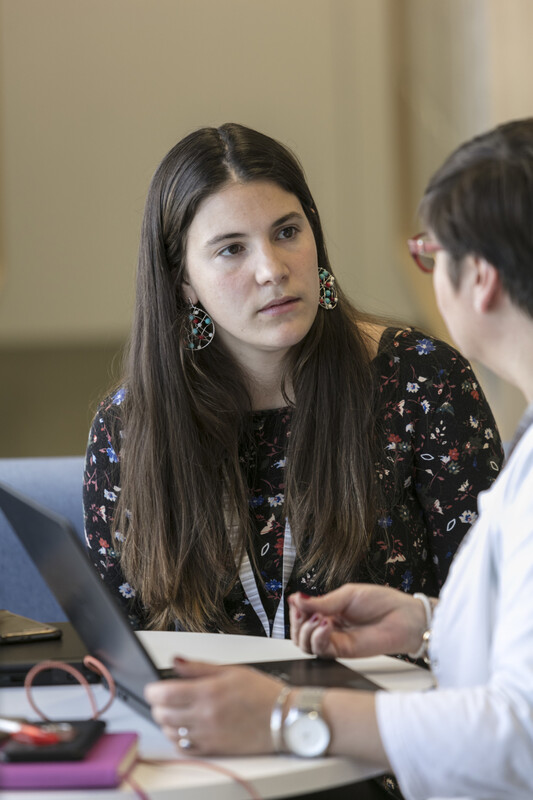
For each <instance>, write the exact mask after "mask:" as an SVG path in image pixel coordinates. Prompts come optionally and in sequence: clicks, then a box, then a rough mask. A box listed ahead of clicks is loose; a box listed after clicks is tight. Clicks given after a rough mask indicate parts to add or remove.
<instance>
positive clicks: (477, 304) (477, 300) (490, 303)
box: [474, 258, 503, 313]
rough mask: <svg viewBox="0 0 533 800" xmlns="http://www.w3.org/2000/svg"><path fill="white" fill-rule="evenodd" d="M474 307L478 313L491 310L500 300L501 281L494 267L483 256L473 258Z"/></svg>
mask: <svg viewBox="0 0 533 800" xmlns="http://www.w3.org/2000/svg"><path fill="white" fill-rule="evenodd" d="M474 262H475V268H476V280H475V283H474V308H475V310H476V311H478V312H480V313H487V312H488V311H493V310H494V308H495V307H496V305H497V304H498V303H499V301H500V300H501V296H502V291H503V287H502V282H501V280H500V274H499V272H498V270H497V269H496V267H493V265H492V264H490V263H489V262H488V261H486V260H485V259H484V258H475V259H474Z"/></svg>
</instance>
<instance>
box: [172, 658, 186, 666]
mask: <svg viewBox="0 0 533 800" xmlns="http://www.w3.org/2000/svg"><path fill="white" fill-rule="evenodd" d="M174 661H177V662H178V664H186V663H187V659H186V658H182V657H181V656H174Z"/></svg>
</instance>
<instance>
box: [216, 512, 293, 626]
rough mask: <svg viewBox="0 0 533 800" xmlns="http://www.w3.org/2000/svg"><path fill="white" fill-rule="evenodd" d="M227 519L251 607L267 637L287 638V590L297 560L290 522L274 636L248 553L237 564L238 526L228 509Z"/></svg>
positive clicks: (225, 514) (286, 524) (286, 538)
mask: <svg viewBox="0 0 533 800" xmlns="http://www.w3.org/2000/svg"><path fill="white" fill-rule="evenodd" d="M224 516H225V518H226V529H227V531H228V536H229V540H230V543H231V549H232V550H233V555H234V557H235V563H236V564H237V566H238V567H239V579H240V581H241V584H242V588H243V589H244V593H245V595H246V597H247V598H248V601H249V603H250V605H251V606H252V608H253V610H254V611H255V613H256V614H257V616H258V617H259V619H260V620H261V624H262V626H263V629H264V631H265V635H266V636H268V637H269V638H270V637H272V639H284V638H285V588H286V586H287V583H288V581H289V577H290V575H291V572H292V568H293V567H294V562H295V559H296V548H295V547H294V544H293V541H292V534H291V528H290V525H289V521H288V520H285V533H284V537H283V554H282V576H281V597H280V599H279V605H278V608H277V611H276V616H275V617H274V625H273V626H272V634H271V633H270V625H269V622H268V617H267V615H266V611H265V607H264V606H263V603H262V601H261V596H260V594H259V589H258V588H257V580H256V577H255V574H254V571H253V569H252V564H251V562H250V558H249V556H248V553H247V552H246V551H245V552H244V554H243V556H242V558H241V561H240V564H239V563H238V562H237V536H238V525H237V524H236V523H235V522H234V521H233V518H232V516H230V514H229V513H228V511H227V509H226V510H225V512H224Z"/></svg>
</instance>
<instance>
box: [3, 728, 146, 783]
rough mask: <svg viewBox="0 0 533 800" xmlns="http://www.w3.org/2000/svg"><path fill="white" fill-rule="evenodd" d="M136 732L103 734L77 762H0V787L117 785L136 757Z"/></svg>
mask: <svg viewBox="0 0 533 800" xmlns="http://www.w3.org/2000/svg"><path fill="white" fill-rule="evenodd" d="M138 738H139V737H138V735H137V734H136V733H104V734H103V736H101V737H100V738H99V739H98V741H97V742H96V743H95V744H94V745H93V746H92V747H91V749H90V750H89V752H88V753H87V755H86V756H85V758H84V759H82V760H81V761H39V762H37V761H33V762H30V761H26V762H17V763H12V764H10V763H7V762H4V763H0V789H79V788H85V787H90V788H105V787H110V786H118V784H119V783H120V782H121V780H122V778H123V777H124V775H126V773H127V772H128V771H129V770H130V768H131V766H132V764H133V763H134V761H135V759H136V757H137V740H138Z"/></svg>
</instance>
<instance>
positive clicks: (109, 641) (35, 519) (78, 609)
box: [0, 484, 160, 706]
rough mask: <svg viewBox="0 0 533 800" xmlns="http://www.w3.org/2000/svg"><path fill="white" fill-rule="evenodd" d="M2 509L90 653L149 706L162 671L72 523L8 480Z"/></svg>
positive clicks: (0, 496)
mask: <svg viewBox="0 0 533 800" xmlns="http://www.w3.org/2000/svg"><path fill="white" fill-rule="evenodd" d="M0 508H1V509H2V511H3V512H4V514H5V515H6V517H7V519H8V520H9V522H10V523H11V526H12V527H13V529H14V530H15V532H16V534H17V536H18V538H19V539H20V541H21V542H22V544H23V545H24V547H25V548H26V550H27V552H28V555H29V556H30V558H31V559H32V560H33V562H34V563H35V565H36V567H37V569H38V570H39V572H40V573H41V575H42V576H43V578H44V580H45V581H46V582H47V584H48V586H49V587H50V589H51V591H52V592H53V593H54V595H55V597H56V598H57V600H58V602H59V604H60V605H61V607H62V608H63V611H64V612H65V614H66V615H67V617H68V618H69V620H70V621H71V622H72V625H73V626H74V628H75V630H76V631H77V633H78V635H79V637H80V639H81V640H82V641H83V643H84V644H85V646H86V648H87V650H88V651H89V653H91V654H92V655H94V656H95V657H96V658H98V659H100V661H102V663H103V664H105V666H106V667H107V668H108V669H109V671H110V672H111V674H112V675H113V678H114V679H115V681H116V683H117V687H118V689H119V694H123V693H124V694H125V695H126V697H125V699H132V700H138V701H140V703H141V704H142V705H143V706H145V705H146V704H145V701H144V700H143V688H144V686H145V684H146V683H149V682H150V681H154V680H158V678H159V677H160V673H159V672H158V670H157V668H156V666H155V664H154V663H153V661H152V660H151V658H150V657H149V655H148V653H147V652H146V650H145V649H144V648H143V646H142V644H141V643H140V642H139V640H138V639H137V637H136V636H135V633H134V632H133V629H132V628H131V626H130V623H129V622H128V620H127V618H126V616H125V615H124V613H123V611H122V609H121V608H120V607H119V605H118V603H117V602H116V600H115V598H114V597H113V596H112V595H111V594H110V592H109V591H108V589H107V587H106V586H105V584H104V583H103V581H102V580H101V578H100V577H99V576H98V574H97V573H96V571H95V569H94V567H93V566H92V565H91V563H90V562H89V559H88V557H87V554H86V553H85V550H84V548H83V545H82V543H81V542H80V540H79V538H78V536H77V535H76V533H75V531H74V530H73V528H72V527H71V525H70V523H69V522H68V521H67V520H66V519H64V518H63V517H60V516H59V515H57V514H54V513H53V512H51V511H49V510H48V509H46V508H44V507H42V506H40V505H38V504H37V503H35V502H34V501H33V500H31V499H29V498H27V497H24V496H23V495H21V494H20V493H18V492H16V491H14V490H13V489H11V488H9V487H8V486H6V485H5V484H0ZM120 690H122V692H121V691H120ZM128 695H132V696H133V697H131V698H129V697H128Z"/></svg>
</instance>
